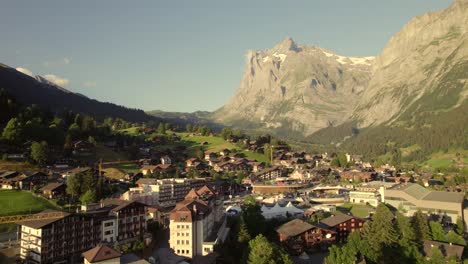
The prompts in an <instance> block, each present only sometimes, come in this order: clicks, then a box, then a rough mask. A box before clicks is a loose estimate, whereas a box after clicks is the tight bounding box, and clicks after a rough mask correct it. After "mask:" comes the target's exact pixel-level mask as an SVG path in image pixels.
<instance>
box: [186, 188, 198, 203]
mask: <svg viewBox="0 0 468 264" xmlns="http://www.w3.org/2000/svg"><path fill="white" fill-rule="evenodd" d="M199 198H200V194H198V192H197V191H195V189H193V188H192V189H191V190H190V192H189V193H188V194H187V195H185V198H184V199H186V200H187V199H199Z"/></svg>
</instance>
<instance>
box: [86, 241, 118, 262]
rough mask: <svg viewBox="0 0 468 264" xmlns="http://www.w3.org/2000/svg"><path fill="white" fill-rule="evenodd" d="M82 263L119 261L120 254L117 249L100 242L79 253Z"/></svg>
mask: <svg viewBox="0 0 468 264" xmlns="http://www.w3.org/2000/svg"><path fill="white" fill-rule="evenodd" d="M81 255H82V256H83V258H84V264H94V263H120V257H121V256H122V255H121V254H120V252H119V251H117V250H115V249H114V248H112V247H111V246H108V245H106V244H100V245H97V246H96V247H94V248H92V249H90V250H88V251H86V252H84V253H83V254H81Z"/></svg>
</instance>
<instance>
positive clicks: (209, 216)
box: [169, 186, 229, 258]
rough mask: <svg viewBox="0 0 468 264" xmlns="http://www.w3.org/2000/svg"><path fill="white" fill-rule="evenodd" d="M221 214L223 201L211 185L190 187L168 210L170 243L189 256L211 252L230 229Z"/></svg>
mask: <svg viewBox="0 0 468 264" xmlns="http://www.w3.org/2000/svg"><path fill="white" fill-rule="evenodd" d="M223 215H224V210H223V202H222V200H220V199H218V195H217V193H215V192H214V191H213V190H212V189H210V188H209V187H207V186H203V187H202V188H200V189H198V191H195V189H192V190H190V192H189V193H188V194H187V195H186V196H185V199H184V200H183V201H181V202H179V203H177V205H176V207H175V208H174V209H173V210H172V211H171V213H170V224H169V229H170V239H169V244H170V247H171V248H172V250H174V252H175V253H176V254H177V255H181V256H184V257H188V258H193V257H195V256H205V255H208V254H210V253H212V252H213V251H214V246H215V245H216V244H218V243H220V242H223V241H224V240H225V239H226V237H227V234H228V233H229V228H226V219H225V217H223Z"/></svg>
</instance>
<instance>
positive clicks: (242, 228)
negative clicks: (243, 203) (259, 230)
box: [237, 221, 251, 244]
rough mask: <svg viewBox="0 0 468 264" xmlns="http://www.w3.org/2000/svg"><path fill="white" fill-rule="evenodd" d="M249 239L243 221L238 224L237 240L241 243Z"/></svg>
mask: <svg viewBox="0 0 468 264" xmlns="http://www.w3.org/2000/svg"><path fill="white" fill-rule="evenodd" d="M250 239H251V237H250V234H249V230H248V229H247V226H246V225H245V223H244V221H242V223H241V224H240V227H239V234H238V236H237V241H238V242H239V243H241V244H243V243H246V242H248V241H249V240H250Z"/></svg>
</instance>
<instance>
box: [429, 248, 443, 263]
mask: <svg viewBox="0 0 468 264" xmlns="http://www.w3.org/2000/svg"><path fill="white" fill-rule="evenodd" d="M430 256H431V257H430V259H429V262H428V263H429V264H444V263H445V258H444V255H442V252H441V251H440V249H439V248H438V247H434V248H432V249H431V253H430Z"/></svg>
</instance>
